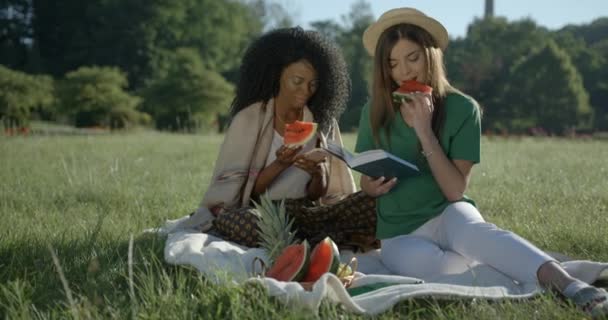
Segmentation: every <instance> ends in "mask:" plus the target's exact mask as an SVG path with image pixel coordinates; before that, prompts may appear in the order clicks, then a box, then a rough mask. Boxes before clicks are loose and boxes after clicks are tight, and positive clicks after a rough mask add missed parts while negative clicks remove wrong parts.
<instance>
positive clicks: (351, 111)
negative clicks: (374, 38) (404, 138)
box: [312, 0, 374, 131]
mask: <svg viewBox="0 0 608 320" xmlns="http://www.w3.org/2000/svg"><path fill="white" fill-rule="evenodd" d="M373 20H374V16H373V13H372V10H371V7H370V4H369V3H367V2H365V1H364V0H359V1H357V2H355V3H354V4H353V5H352V6H351V9H350V12H349V13H348V14H347V15H346V16H343V17H342V25H338V24H336V23H334V22H332V21H330V20H327V21H317V22H314V23H312V26H313V28H315V29H316V30H317V31H319V32H321V33H323V34H324V35H325V36H327V37H329V38H331V39H334V40H335V41H336V42H337V44H338V46H339V47H340V48H341V49H342V53H343V54H344V58H345V60H346V64H347V65H348V71H349V74H350V77H351V81H352V94H351V99H350V101H349V102H348V104H347V106H346V110H345V111H344V114H343V115H342V117H341V118H340V128H341V130H344V131H349V130H354V129H356V128H357V126H358V125H359V117H360V115H361V109H362V107H363V105H364V104H365V103H366V101H367V100H368V98H369V90H368V87H369V86H368V83H369V81H370V75H371V66H372V64H371V63H372V61H371V59H370V57H369V55H368V54H367V51H365V48H364V47H363V45H362V44H361V38H362V37H363V32H364V31H365V29H366V28H367V27H368V26H369V25H370V24H371V23H372V22H373Z"/></svg>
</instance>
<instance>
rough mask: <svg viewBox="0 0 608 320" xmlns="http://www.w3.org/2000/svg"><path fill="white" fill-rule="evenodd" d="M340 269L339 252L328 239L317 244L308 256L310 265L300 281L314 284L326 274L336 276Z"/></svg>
mask: <svg viewBox="0 0 608 320" xmlns="http://www.w3.org/2000/svg"><path fill="white" fill-rule="evenodd" d="M339 267H340V251H339V250H338V246H337V245H336V244H335V243H334V242H333V240H331V238H330V237H327V238H325V239H323V241H321V242H319V244H317V245H316V246H315V248H314V250H313V251H312V253H311V254H310V265H309V267H308V272H306V275H305V276H304V279H302V281H303V282H315V281H317V280H319V278H321V276H322V275H323V274H325V273H327V272H331V273H333V274H336V273H337V272H338V268H339Z"/></svg>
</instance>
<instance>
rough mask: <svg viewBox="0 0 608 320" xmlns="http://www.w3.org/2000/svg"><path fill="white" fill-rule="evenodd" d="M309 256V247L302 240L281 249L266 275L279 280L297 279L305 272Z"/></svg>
mask: <svg viewBox="0 0 608 320" xmlns="http://www.w3.org/2000/svg"><path fill="white" fill-rule="evenodd" d="M309 258H310V247H309V245H308V242H307V241H306V240H304V241H303V242H302V243H301V244H292V245H290V246H287V247H286V248H285V249H283V252H281V254H280V255H279V256H278V257H277V258H276V259H275V261H274V264H273V265H272V267H271V268H270V270H268V271H267V272H266V276H267V277H269V278H274V279H276V280H279V281H299V280H300V279H302V277H304V275H305V274H306V270H307V269H308V263H309Z"/></svg>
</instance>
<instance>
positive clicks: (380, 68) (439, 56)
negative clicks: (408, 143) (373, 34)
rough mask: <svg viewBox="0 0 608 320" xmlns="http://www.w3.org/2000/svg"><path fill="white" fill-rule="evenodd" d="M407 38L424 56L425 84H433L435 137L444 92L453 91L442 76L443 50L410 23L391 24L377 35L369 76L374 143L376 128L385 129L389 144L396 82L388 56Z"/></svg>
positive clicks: (441, 118) (442, 115) (440, 122)
mask: <svg viewBox="0 0 608 320" xmlns="http://www.w3.org/2000/svg"><path fill="white" fill-rule="evenodd" d="M401 39H407V40H410V41H412V42H415V43H417V44H418V45H420V46H421V47H422V48H423V50H424V54H425V57H426V74H427V77H426V78H427V82H428V83H426V84H427V85H430V86H431V87H433V105H434V111H433V119H432V128H433V132H434V133H435V136H436V137H438V138H439V137H440V135H439V134H440V132H441V129H442V128H443V124H444V122H445V106H444V104H445V103H444V101H445V97H446V95H447V93H448V92H452V91H457V90H456V89H455V88H453V87H452V86H451V85H450V83H449V82H448V80H447V78H446V72H445V67H444V63H443V52H442V51H441V49H439V48H438V47H437V43H436V42H435V40H434V39H433V37H432V36H431V35H430V34H429V33H428V32H427V31H426V30H424V29H422V28H420V27H418V26H415V25H411V24H398V25H395V26H392V27H390V28H388V29H386V30H384V32H383V33H382V34H381V35H380V38H379V39H378V44H377V46H376V52H375V54H374V71H373V78H372V88H371V89H372V94H371V96H372V99H371V111H370V112H371V114H370V122H371V123H370V124H371V128H372V135H373V137H374V142H375V143H376V146H379V145H380V131H381V130H382V129H384V130H385V133H386V138H387V141H388V142H389V144H390V140H389V136H390V134H389V133H390V124H391V123H392V121H393V119H394V118H395V114H396V112H395V108H394V107H393V103H392V97H391V93H392V92H393V91H395V90H396V89H397V87H398V86H397V84H395V82H394V81H393V79H392V78H391V66H390V63H389V61H390V55H391V50H392V49H393V47H394V46H395V44H396V43H397V42H398V41H399V40H401Z"/></svg>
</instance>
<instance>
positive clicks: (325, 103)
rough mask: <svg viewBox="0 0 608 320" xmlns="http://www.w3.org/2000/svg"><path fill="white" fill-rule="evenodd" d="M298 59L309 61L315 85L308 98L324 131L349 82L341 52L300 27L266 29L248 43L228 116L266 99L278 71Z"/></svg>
mask: <svg viewBox="0 0 608 320" xmlns="http://www.w3.org/2000/svg"><path fill="white" fill-rule="evenodd" d="M302 59H305V60H307V61H308V62H310V63H311V64H312V65H313V67H314V68H315V70H316V71H317V75H318V77H319V86H318V89H317V91H316V92H315V94H314V95H313V96H312V97H311V99H310V100H309V102H308V108H310V111H311V112H312V113H313V116H314V119H315V121H316V122H317V123H318V124H319V129H320V130H321V131H323V132H327V131H328V129H329V128H330V126H331V123H332V119H336V120H337V119H339V117H340V115H342V112H344V109H345V107H346V103H347V102H348V99H349V97H350V91H351V83H350V77H349V75H348V70H347V67H346V62H345V61H344V57H343V56H342V53H341V52H340V50H339V49H338V47H336V46H335V45H334V44H333V43H332V42H331V41H330V40H329V39H327V38H325V37H323V36H322V35H321V34H320V33H318V32H316V31H309V30H306V31H305V30H303V29H302V28H300V27H295V28H283V29H276V30H272V31H269V32H267V33H265V34H263V35H262V36H260V37H259V38H258V39H256V40H255V41H254V42H253V43H251V44H250V45H249V47H248V48H247V51H246V52H245V55H244V56H243V60H242V62H241V68H240V74H239V80H238V83H237V86H236V96H235V98H234V100H233V101H232V104H231V106H230V116H231V118H232V117H234V116H235V115H236V114H237V113H238V112H239V111H241V110H242V109H244V108H246V107H247V106H249V105H251V104H253V103H256V102H268V100H270V99H271V98H274V97H276V96H277V94H278V93H279V83H280V78H281V73H282V71H283V69H285V68H286V67H287V66H288V65H290V64H292V63H294V62H297V61H300V60H302Z"/></svg>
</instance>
